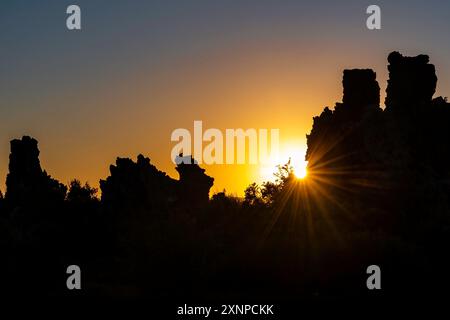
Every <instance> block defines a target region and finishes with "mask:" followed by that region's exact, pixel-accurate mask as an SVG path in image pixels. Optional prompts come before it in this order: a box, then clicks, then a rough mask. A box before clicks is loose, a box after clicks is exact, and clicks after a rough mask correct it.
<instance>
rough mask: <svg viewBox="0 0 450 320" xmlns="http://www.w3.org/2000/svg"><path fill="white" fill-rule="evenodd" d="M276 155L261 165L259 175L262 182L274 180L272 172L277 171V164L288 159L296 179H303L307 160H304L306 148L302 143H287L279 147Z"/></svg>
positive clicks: (283, 162)
mask: <svg viewBox="0 0 450 320" xmlns="http://www.w3.org/2000/svg"><path fill="white" fill-rule="evenodd" d="M280 149H281V150H280V154H279V155H278V157H272V158H271V159H270V160H269V161H268V164H266V165H262V166H261V169H260V177H261V180H262V182H264V181H275V176H274V174H275V173H276V172H277V171H278V167H277V166H278V165H284V164H286V163H287V162H288V161H289V159H290V160H291V166H292V168H293V170H294V175H295V177H296V178H297V179H304V178H306V176H307V175H308V172H307V166H308V161H305V153H306V150H305V148H304V147H303V146H302V145H296V144H288V145H286V146H284V148H280Z"/></svg>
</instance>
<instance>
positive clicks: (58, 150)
mask: <svg viewBox="0 0 450 320" xmlns="http://www.w3.org/2000/svg"><path fill="white" fill-rule="evenodd" d="M70 4H77V5H79V6H80V7H81V11H82V30H81V31H69V30H67V29H66V23H65V20H66V18H67V15H66V13H65V11H66V8H67V6H68V5H70ZM370 4H378V5H379V6H380V7H381V14H382V16H381V17H382V29H381V30H375V31H371V30H368V29H367V28H366V22H365V21H366V18H367V15H366V13H365V11H366V8H367V6H368V5H370ZM449 12H450V3H446V4H444V3H443V2H442V1H395V3H392V1H377V2H376V3H375V2H368V1H339V2H337V1H320V0H319V1H311V3H309V4H305V3H302V1H264V0H259V1H245V0H242V1H137V0H135V1H102V0H95V1H82V0H79V1H20V0H15V1H12V0H11V1H8V0H5V1H2V2H1V3H0V43H1V47H0V48H1V50H0V61H1V63H0V138H1V139H0V180H1V182H2V183H1V184H0V189H1V190H2V191H3V192H4V181H5V177H6V173H7V170H8V154H9V140H11V139H13V138H19V137H21V136H22V135H31V136H33V137H35V138H36V139H38V141H39V148H40V150H41V157H40V159H41V164H42V167H43V168H44V169H46V170H47V172H48V173H49V174H51V175H52V176H53V177H54V178H57V179H59V180H60V181H61V182H63V183H68V182H69V181H70V180H71V179H73V178H78V179H80V180H82V181H88V182H89V183H90V184H92V185H94V186H98V180H99V179H101V178H106V176H108V174H109V171H108V170H109V165H110V164H112V163H114V161H115V158H116V157H118V156H120V157H131V158H133V159H135V158H136V156H137V155H138V154H139V153H142V154H144V155H146V156H148V157H150V159H151V161H152V163H153V164H155V165H156V166H157V167H158V168H159V169H160V170H163V171H166V172H167V173H168V174H169V175H171V176H172V177H174V178H177V173H176V171H175V170H174V165H173V164H172V163H171V159H170V152H171V149H172V147H173V146H174V145H175V143H173V142H171V141H170V136H171V133H172V131H173V130H174V129H176V128H187V129H190V130H193V122H194V120H202V121H203V126H204V127H205V128H218V129H222V130H225V129H226V128H244V129H246V128H256V129H259V128H265V129H271V128H279V129H280V146H281V149H282V153H283V149H284V150H285V151H286V150H293V149H295V150H300V152H303V153H304V151H305V148H306V137H305V135H306V134H307V133H308V132H309V131H310V129H311V125H312V117H313V116H315V115H318V114H320V112H321V111H322V109H323V107H324V106H330V107H333V106H334V103H335V102H336V101H341V98H342V87H341V81H342V71H343V69H345V68H372V69H374V70H375V72H376V73H377V79H378V81H379V84H380V87H381V99H382V101H384V95H385V94H384V91H385V89H386V78H387V68H386V66H387V60H386V58H387V55H388V54H389V52H391V51H394V50H397V51H400V52H401V53H403V54H406V55H416V54H420V53H424V54H429V55H430V60H431V63H433V64H435V65H436V69H437V76H438V87H437V92H436V96H438V95H442V96H447V95H449V93H450V65H449V62H448V57H449V56H450V42H449V41H448V37H447V35H448V32H449V31H450V20H449V19H448V13H449ZM204 167H205V168H206V170H207V171H206V172H207V174H209V175H211V176H213V177H214V178H215V184H214V187H213V188H212V191H213V192H217V191H221V190H222V189H224V188H226V190H227V191H229V192H231V193H236V194H239V195H242V193H243V190H244V188H245V186H247V185H248V184H249V183H251V182H253V181H260V180H261V177H260V168H259V167H258V166H250V165H212V166H204Z"/></svg>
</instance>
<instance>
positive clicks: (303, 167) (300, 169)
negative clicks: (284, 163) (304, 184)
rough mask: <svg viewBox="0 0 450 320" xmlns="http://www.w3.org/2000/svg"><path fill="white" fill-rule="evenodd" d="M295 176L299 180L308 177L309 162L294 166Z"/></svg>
mask: <svg viewBox="0 0 450 320" xmlns="http://www.w3.org/2000/svg"><path fill="white" fill-rule="evenodd" d="M293 167H294V175H295V177H296V178H297V179H305V178H306V176H307V175H308V162H307V161H303V162H301V163H299V164H297V165H296V164H293Z"/></svg>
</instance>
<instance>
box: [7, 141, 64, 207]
mask: <svg viewBox="0 0 450 320" xmlns="http://www.w3.org/2000/svg"><path fill="white" fill-rule="evenodd" d="M66 191H67V188H66V187H65V186H64V185H63V184H61V183H59V182H58V181H57V180H55V179H52V178H51V177H50V176H49V175H48V174H47V172H45V171H43V170H42V169H41V164H40V161H39V149H38V142H37V141H36V140H35V139H33V138H31V137H28V136H24V137H22V139H21V140H18V139H15V140H12V141H11V154H10V156H9V173H8V176H7V178H6V194H5V198H6V201H7V203H8V204H9V205H10V206H13V207H14V206H21V205H33V206H36V205H37V204H38V203H40V204H45V203H53V202H60V201H62V200H64V197H65V194H66Z"/></svg>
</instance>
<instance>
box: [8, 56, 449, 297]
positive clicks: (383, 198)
mask: <svg viewBox="0 0 450 320" xmlns="http://www.w3.org/2000/svg"><path fill="white" fill-rule="evenodd" d="M388 62H389V66H388V70H389V80H388V86H387V90H386V93H387V95H386V100H385V105H386V107H385V108H384V109H383V108H382V107H381V106H380V86H379V84H378V82H377V81H376V74H375V72H374V71H372V70H370V69H354V70H345V71H344V73H343V99H342V102H338V103H336V105H335V106H334V108H333V109H330V108H329V107H326V108H325V109H324V110H323V112H322V113H321V114H320V115H319V116H317V117H314V120H313V127H312V130H311V132H310V134H309V135H308V136H307V144H308V149H307V153H306V160H308V171H309V174H308V177H307V179H304V180H298V179H296V178H295V177H294V175H293V172H292V167H291V163H287V164H285V165H283V164H282V165H281V166H280V167H279V172H278V174H277V177H276V178H277V179H276V181H275V182H266V183H264V184H262V185H258V184H256V183H254V184H251V185H250V186H249V187H248V188H247V189H246V190H245V198H244V199H239V198H236V197H233V196H230V195H228V194H226V192H220V193H217V194H214V195H212V196H211V197H210V194H209V193H210V188H211V187H212V185H213V181H214V179H213V178H212V177H209V176H208V175H206V173H205V170H204V169H202V168H200V166H199V165H198V164H197V163H195V161H194V160H193V159H192V158H191V157H190V156H187V157H183V155H180V157H179V158H178V159H177V161H176V163H178V164H177V166H176V170H177V172H178V173H179V179H178V180H175V179H173V178H171V177H169V176H168V175H167V174H165V173H164V172H162V171H160V170H158V169H157V168H156V167H155V166H154V165H152V164H151V161H150V159H149V158H147V157H144V156H143V155H139V156H138V157H137V160H136V161H133V160H131V159H128V158H117V160H116V163H115V164H114V165H111V166H110V175H109V176H108V177H106V178H105V179H104V180H101V181H100V189H101V197H100V198H98V196H97V190H96V189H95V188H92V187H91V186H89V185H88V184H85V185H83V184H82V183H81V182H80V181H78V180H73V181H71V182H70V184H69V186H65V185H63V184H62V183H60V182H58V181H57V180H55V179H53V178H51V177H50V176H49V175H48V174H47V173H46V172H45V171H44V170H42V168H41V166H40V162H39V150H38V143H37V141H36V140H35V139H33V138H30V137H23V138H22V139H19V140H12V141H11V154H10V163H9V173H8V176H7V180H6V193H5V196H4V197H3V195H2V194H0V251H1V252H2V261H3V262H2V264H1V265H0V272H1V274H2V275H4V278H5V283H2V286H1V288H0V290H1V291H2V293H3V294H8V295H23V294H25V293H29V294H36V293H39V294H40V295H48V296H61V295H62V296H71V295H83V296H88V297H98V296H101V297H105V296H106V297H142V296H149V297H158V298H167V299H169V298H174V299H175V298H180V297H181V298H183V297H184V298H185V297H191V298H192V297H199V298H202V297H203V298H218V299H220V298H223V297H234V298H242V297H244V298H245V297H247V298H248V297H259V298H272V299H276V298H277V299H297V298H299V297H303V298H311V299H321V298H324V299H328V298H330V297H358V298H359V297H361V296H368V297H370V296H372V295H377V294H378V295H379V293H376V292H373V291H369V290H367V287H366V279H367V274H366V268H367V267H368V266H369V265H371V264H376V265H379V266H380V267H381V269H382V272H383V273H382V275H383V276H382V279H383V280H382V281H383V282H382V283H383V291H382V294H383V295H384V296H392V297H395V296H398V295H399V294H402V295H408V296H413V295H419V296H421V295H425V294H426V295H431V296H432V295H438V294H440V293H441V292H442V291H443V290H444V289H445V287H446V286H448V285H449V284H450V281H449V279H450V277H448V276H447V275H446V272H447V270H448V269H449V267H450V262H449V259H448V257H447V251H448V245H449V244H450V199H449V196H450V168H449V165H448V164H449V163H450V144H449V141H450V126H448V123H449V121H450V105H449V104H448V103H447V101H446V98H442V97H437V98H434V99H433V94H434V92H435V89H436V83H437V77H436V74H435V68H434V66H433V65H432V64H430V63H429V57H428V56H425V55H419V56H417V57H404V56H402V55H401V54H400V53H398V52H393V53H391V54H390V55H389V57H388ZM183 159H189V160H191V161H188V162H186V163H185V161H183ZM188 163H190V164H188ZM71 264H77V265H79V266H80V267H81V269H82V270H83V290H81V291H78V292H77V291H69V290H67V288H66V277H67V275H66V273H65V272H66V268H67V266H68V265H71ZM30 266H32V272H30Z"/></svg>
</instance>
